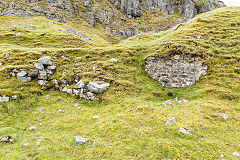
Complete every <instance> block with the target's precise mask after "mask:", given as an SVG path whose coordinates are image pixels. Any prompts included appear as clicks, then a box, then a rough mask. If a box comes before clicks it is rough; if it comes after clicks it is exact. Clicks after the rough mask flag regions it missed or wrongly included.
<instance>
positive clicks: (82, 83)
mask: <svg viewBox="0 0 240 160" xmlns="http://www.w3.org/2000/svg"><path fill="white" fill-rule="evenodd" d="M84 87H85V83H84V82H82V81H79V82H78V83H77V84H76V85H75V87H74V88H77V89H81V88H84Z"/></svg>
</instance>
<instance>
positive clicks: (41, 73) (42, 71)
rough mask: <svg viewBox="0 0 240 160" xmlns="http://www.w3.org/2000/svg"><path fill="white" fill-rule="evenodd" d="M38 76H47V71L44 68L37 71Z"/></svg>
mask: <svg viewBox="0 0 240 160" xmlns="http://www.w3.org/2000/svg"><path fill="white" fill-rule="evenodd" d="M39 76H40V77H45V76H47V71H45V70H41V71H39Z"/></svg>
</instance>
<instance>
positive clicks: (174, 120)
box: [165, 117, 176, 125]
mask: <svg viewBox="0 0 240 160" xmlns="http://www.w3.org/2000/svg"><path fill="white" fill-rule="evenodd" d="M173 123H176V119H175V118H174V117H171V118H169V120H168V121H166V123H165V125H172V124H173Z"/></svg>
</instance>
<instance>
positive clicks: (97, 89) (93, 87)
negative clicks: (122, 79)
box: [87, 82, 110, 94]
mask: <svg viewBox="0 0 240 160" xmlns="http://www.w3.org/2000/svg"><path fill="white" fill-rule="evenodd" d="M109 87H110V83H104V84H98V83H97V82H89V83H88V85H87V88H88V90H89V91H90V92H92V93H96V94H100V93H103V92H105V91H107V90H108V88H109Z"/></svg>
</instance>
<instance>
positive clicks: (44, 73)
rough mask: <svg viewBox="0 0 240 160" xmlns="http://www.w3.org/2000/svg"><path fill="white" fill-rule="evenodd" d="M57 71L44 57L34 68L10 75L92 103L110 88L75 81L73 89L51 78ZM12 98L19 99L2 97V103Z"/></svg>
mask: <svg viewBox="0 0 240 160" xmlns="http://www.w3.org/2000/svg"><path fill="white" fill-rule="evenodd" d="M112 61H113V62H114V63H116V62H117V60H115V59H112ZM55 71H56V66H54V65H53V63H52V61H51V59H50V58H49V57H42V58H39V59H38V63H34V68H31V69H13V70H12V71H11V72H10V75H11V76H13V77H16V78H17V79H18V80H20V81H22V82H24V83H27V82H31V81H33V80H37V81H38V85H39V86H40V87H41V89H42V90H47V89H50V88H52V87H54V88H55V89H56V90H59V91H61V92H65V93H67V94H69V95H70V96H75V97H77V98H82V99H87V100H91V101H98V100H99V98H96V95H97V94H102V93H104V92H105V91H107V90H108V89H109V88H110V83H103V84H99V83H98V82H95V81H90V82H88V83H87V84H85V83H84V82H82V81H77V80H75V82H76V84H75V85H74V87H71V85H70V84H69V83H68V82H67V80H65V79H61V80H57V79H52V78H51V76H52V75H53V74H54V72H55ZM72 85H73V84H72ZM10 98H11V99H12V100H15V99H17V95H13V96H11V97H9V96H6V95H3V96H1V95H0V103H3V102H8V101H9V100H10Z"/></svg>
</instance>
